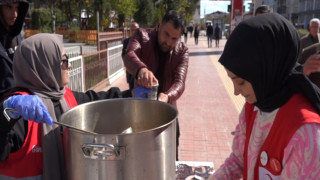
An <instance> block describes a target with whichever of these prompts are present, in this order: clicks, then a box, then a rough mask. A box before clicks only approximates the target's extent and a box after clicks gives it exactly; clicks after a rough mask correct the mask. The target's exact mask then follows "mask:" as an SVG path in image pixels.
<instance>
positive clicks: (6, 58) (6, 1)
mask: <svg viewBox="0 0 320 180" xmlns="http://www.w3.org/2000/svg"><path fill="white" fill-rule="evenodd" d="M28 8H29V3H28V2H27V1H26V0H1V1H0V100H1V99H2V97H3V96H4V95H5V94H6V93H7V92H9V91H10V89H11V88H13V87H14V82H13V74H12V63H13V55H14V52H15V50H16V48H17V46H18V45H19V44H20V42H21V35H20V32H21V30H22V26H23V24H24V19H25V17H26V15H27V12H28Z"/></svg>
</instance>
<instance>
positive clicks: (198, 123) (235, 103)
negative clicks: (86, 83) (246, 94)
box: [112, 37, 244, 169]
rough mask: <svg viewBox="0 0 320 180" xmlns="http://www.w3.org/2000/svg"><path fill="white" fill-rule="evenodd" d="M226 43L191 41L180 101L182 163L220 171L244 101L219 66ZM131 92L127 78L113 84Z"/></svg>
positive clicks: (204, 40)
mask: <svg viewBox="0 0 320 180" xmlns="http://www.w3.org/2000/svg"><path fill="white" fill-rule="evenodd" d="M225 42H226V40H225V39H222V40H220V47H219V48H216V47H215V44H214V41H213V43H212V46H213V47H212V48H207V41H206V37H200V38H199V44H198V45H195V44H194V38H188V42H187V46H188V47H189V51H190V58H189V69H188V75H187V80H186V89H185V91H184V93H183V95H182V96H181V97H180V99H179V100H178V110H179V123H180V131H181V136H180V146H179V160H180V161H204V162H213V163H214V167H215V169H217V168H218V167H219V166H220V165H221V164H222V163H223V162H224V160H225V159H226V158H227V157H228V156H229V154H230V152H231V145H232V139H233V135H232V134H231V133H232V132H233V131H234V129H235V126H236V124H237V122H238V115H239V111H240V110H241V108H242V105H243V103H244V100H243V98H241V97H235V96H234V95H233V86H232V83H231V81H230V79H228V77H227V76H226V73H225V71H224V68H223V67H222V66H221V65H220V63H218V62H217V61H218V59H219V57H220V55H221V53H222V51H223V48H224V44H225ZM112 86H118V87H120V89H121V90H125V89H128V85H127V83H126V80H125V74H124V75H122V76H121V77H120V78H119V79H118V80H116V81H115V82H114V83H112Z"/></svg>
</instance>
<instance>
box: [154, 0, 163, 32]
mask: <svg viewBox="0 0 320 180" xmlns="http://www.w3.org/2000/svg"><path fill="white" fill-rule="evenodd" d="M153 12H154V13H153V21H152V26H153V27H155V26H156V25H157V24H159V23H160V22H161V20H162V17H163V16H164V15H165V14H166V8H165V5H164V3H163V2H160V3H159V4H158V5H157V7H156V8H155V9H154V11H153Z"/></svg>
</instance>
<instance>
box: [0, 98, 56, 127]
mask: <svg viewBox="0 0 320 180" xmlns="http://www.w3.org/2000/svg"><path fill="white" fill-rule="evenodd" d="M3 108H12V109H14V110H15V111H9V112H8V114H9V116H10V117H12V118H14V119H17V118H18V117H20V116H22V117H23V119H25V120H31V121H35V122H37V123H47V124H49V125H52V121H53V120H52V117H51V115H50V113H49V111H48V109H47V107H46V106H45V105H44V104H43V102H42V100H41V99H40V98H39V97H38V96H37V95H14V96H11V97H9V98H8V99H6V100H5V101H4V102H3Z"/></svg>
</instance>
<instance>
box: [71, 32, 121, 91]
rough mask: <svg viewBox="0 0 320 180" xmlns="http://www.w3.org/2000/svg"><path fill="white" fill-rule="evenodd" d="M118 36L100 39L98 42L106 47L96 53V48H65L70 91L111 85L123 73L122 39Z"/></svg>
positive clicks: (114, 34)
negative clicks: (68, 65) (70, 66)
mask: <svg viewBox="0 0 320 180" xmlns="http://www.w3.org/2000/svg"><path fill="white" fill-rule="evenodd" d="M103 35H105V34H103ZM116 35H117V36H116ZM119 35H120V34H119V33H111V36H112V37H111V38H110V37H107V38H105V40H102V39H101V41H100V42H101V43H105V45H106V46H104V48H105V49H103V50H100V51H97V46H87V45H79V44H78V45H75V46H68V47H65V49H66V54H67V55H68V56H69V62H70V63H71V65H72V68H71V69H69V71H68V74H69V84H68V87H69V88H70V89H71V90H74V91H81V92H85V91H87V90H89V89H96V88H97V89H99V87H98V86H101V85H100V84H102V85H104V86H105V85H108V84H111V83H112V82H113V81H115V80H116V79H117V78H118V77H119V76H120V75H121V74H122V73H123V72H124V64H123V61H122V56H121V54H122V47H123V45H122V37H120V36H119ZM109 38H110V39H109ZM85 49H86V51H84V50H85ZM102 82H103V83H102Z"/></svg>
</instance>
